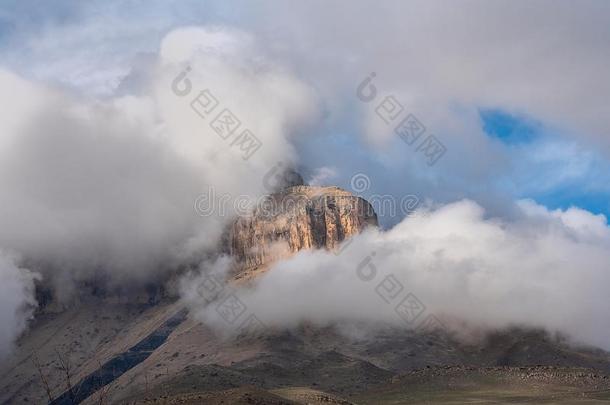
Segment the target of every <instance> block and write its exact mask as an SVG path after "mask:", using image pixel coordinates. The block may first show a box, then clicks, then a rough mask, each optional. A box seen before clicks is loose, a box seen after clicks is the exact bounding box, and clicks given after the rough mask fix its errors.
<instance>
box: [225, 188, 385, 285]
mask: <svg viewBox="0 0 610 405" xmlns="http://www.w3.org/2000/svg"><path fill="white" fill-rule="evenodd" d="M371 225H373V226H377V215H376V214H375V211H374V209H373V207H372V206H371V204H369V203H368V202H367V201H366V200H364V199H363V198H360V197H357V196H355V195H353V194H351V193H350V192H348V191H345V190H342V189H340V188H338V187H314V186H306V185H297V186H291V187H287V188H285V189H283V190H281V191H279V192H277V193H274V194H271V195H270V196H268V197H267V198H266V199H265V200H264V201H263V202H262V203H261V204H259V205H258V207H257V208H256V209H255V210H254V212H253V213H252V215H250V216H244V217H240V218H238V219H237V220H236V221H235V222H234V224H233V226H232V228H231V231H230V238H229V240H230V247H229V250H230V253H231V255H232V256H233V257H234V258H235V261H236V269H235V271H236V273H237V276H238V278H239V277H240V276H247V275H249V274H251V273H252V272H256V271H257V270H265V269H266V268H267V267H268V266H269V264H271V263H273V262H274V261H277V260H278V259H282V258H286V257H289V256H291V255H293V254H294V253H296V252H298V251H299V250H301V249H320V248H325V249H329V250H332V249H336V248H337V247H338V245H339V244H340V243H341V242H342V241H343V240H345V239H346V238H349V237H350V236H352V235H355V234H357V233H359V232H361V231H362V230H363V229H365V228H366V227H367V226H371Z"/></svg>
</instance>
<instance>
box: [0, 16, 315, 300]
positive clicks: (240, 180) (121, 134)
mask: <svg viewBox="0 0 610 405" xmlns="http://www.w3.org/2000/svg"><path fill="white" fill-rule="evenodd" d="M262 55H263V52H262V51H260V50H258V49H257V47H256V43H255V42H254V40H253V39H252V38H250V37H249V36H247V35H246V34H243V33H241V32H238V31H231V30H226V29H209V30H206V29H201V28H186V29H181V30H176V31H173V32H171V33H169V34H168V35H167V36H166V37H165V38H164V40H163V41H162V43H161V48H160V51H159V54H158V56H156V57H155V59H154V60H153V61H151V62H150V63H149V65H148V66H146V67H144V68H142V69H140V70H138V71H134V72H132V74H131V75H128V76H127V77H126V78H125V79H124V81H123V84H122V88H123V89H126V90H125V91H128V94H127V95H123V96H117V97H115V98H110V99H106V100H99V99H96V100H92V99H88V98H85V97H82V96H78V95H74V94H68V93H66V92H63V91H61V90H59V89H54V88H48V87H45V86H44V85H42V84H38V83H32V82H28V81H27V80H24V79H22V78H20V77H18V76H16V75H14V74H12V73H9V72H7V71H0V89H2V92H0V99H2V101H1V104H2V105H3V106H5V107H4V108H5V109H4V116H5V119H3V120H2V122H1V123H0V190H2V204H1V205H0V248H4V249H9V250H13V251H16V252H17V253H19V254H20V255H21V256H22V257H23V258H24V260H27V261H28V263H33V265H34V266H36V268H37V269H40V271H42V272H43V273H44V272H47V273H50V274H51V275H52V277H50V278H60V277H61V278H63V279H64V280H69V279H74V278H76V279H83V278H89V277H92V276H101V277H106V278H110V279H111V281H115V282H118V281H125V280H127V281H129V280H140V279H149V278H150V277H152V276H154V275H158V274H159V273H160V272H162V271H167V270H168V269H174V268H175V267H176V266H177V265H180V264H184V263H189V262H190V261H193V260H197V255H199V254H202V253H204V252H206V251H209V250H212V249H215V248H216V247H217V244H218V241H219V237H220V235H221V233H222V231H223V229H224V225H225V222H226V221H227V220H229V219H230V217H231V215H232V211H231V210H229V211H227V210H225V211H224V212H223V214H224V215H223V216H219V215H215V214H216V213H211V215H205V216H201V215H198V212H197V211H196V210H195V208H194V204H195V201H197V198H198V196H200V195H202V194H205V195H206V197H207V196H208V190H209V189H210V188H213V189H214V193H215V194H214V196H221V195H231V196H233V197H235V196H237V195H242V194H243V195H247V196H250V197H251V198H256V197H257V196H258V195H260V194H262V193H263V192H264V191H265V188H264V185H263V183H262V178H263V177H264V175H265V173H266V172H267V171H268V170H269V169H270V168H271V167H272V166H273V165H274V164H276V162H277V161H280V160H282V161H284V162H290V161H291V160H292V159H294V156H295V153H294V151H293V149H292V146H291V144H290V142H289V139H290V137H291V136H292V135H295V133H296V132H298V129H299V128H300V127H301V126H302V125H305V124H306V123H307V122H308V120H309V119H310V117H311V116H313V115H314V114H315V101H314V96H313V94H312V93H311V92H310V90H308V87H307V86H306V85H305V84H303V83H301V82H300V81H298V80H297V79H295V78H294V77H293V76H292V75H291V74H290V73H289V72H288V71H286V70H284V69H283V68H281V67H280V66H278V65H276V64H274V63H272V62H270V61H268V60H267V59H265V57H264V56H262ZM184 72H187V74H184ZM181 73H182V76H181ZM204 91H205V93H203V92H204ZM202 94H203V95H202ZM207 96H209V97H213V100H215V104H214V105H212V104H209V103H208V104H207V105H204V103H205V102H206V100H207V101H210V100H212V98H208V99H206V98H205V97H207ZM212 107H215V108H212ZM223 110H226V111H230V113H231V114H233V117H234V121H233V123H234V122H235V120H237V121H240V126H239V127H237V128H235V126H232V127H231V130H232V131H234V133H229V132H228V130H227V132H222V131H223V130H224V127H222V124H218V125H217V126H216V130H215V129H214V128H213V120H214V119H215V117H216V116H217V115H219V114H220V113H221V112H222V111H223ZM246 129H247V130H248V131H249V134H252V136H253V137H255V138H256V142H257V144H255V145H254V146H255V147H256V148H253V149H252V148H251V149H248V146H250V144H243V143H240V142H238V139H237V137H238V136H239V135H241V134H243V132H244V131H245V130H246ZM217 131H220V133H219V132H217ZM204 203H206V204H208V205H210V206H211V205H212V204H213V201H206V202H204ZM229 208H230V207H229ZM58 284H60V285H61V286H62V288H67V287H69V286H70V283H63V282H62V283H58ZM69 293H70V291H66V294H69Z"/></svg>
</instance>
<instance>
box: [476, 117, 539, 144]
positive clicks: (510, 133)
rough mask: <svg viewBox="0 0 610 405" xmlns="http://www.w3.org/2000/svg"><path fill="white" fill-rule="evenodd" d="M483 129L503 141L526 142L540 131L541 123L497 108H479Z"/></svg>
mask: <svg viewBox="0 0 610 405" xmlns="http://www.w3.org/2000/svg"><path fill="white" fill-rule="evenodd" d="M479 115H480V117H481V120H482V121H483V130H484V131H485V133H486V134H487V135H489V136H491V137H494V138H497V139H500V140H501V141H502V142H504V143H508V144H513V143H528V142H531V141H532V140H534V139H535V138H536V137H537V135H538V133H539V132H540V127H541V125H540V124H539V123H537V122H536V121H534V120H532V119H530V118H527V117H524V116H517V115H514V114H510V113H507V112H505V111H503V110H499V109H480V110H479Z"/></svg>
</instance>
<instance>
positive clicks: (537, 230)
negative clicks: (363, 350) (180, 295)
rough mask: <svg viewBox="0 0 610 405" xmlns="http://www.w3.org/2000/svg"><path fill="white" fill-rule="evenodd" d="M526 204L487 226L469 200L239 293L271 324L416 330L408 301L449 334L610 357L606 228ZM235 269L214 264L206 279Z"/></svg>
mask: <svg viewBox="0 0 610 405" xmlns="http://www.w3.org/2000/svg"><path fill="white" fill-rule="evenodd" d="M519 206H520V208H519V216H518V217H517V218H516V219H515V220H513V221H503V220H500V219H495V218H489V217H487V216H486V215H485V212H484V211H483V209H482V208H481V207H480V206H479V205H477V204H476V203H474V202H471V201H467V200H464V201H461V202H457V203H453V204H449V205H446V206H443V207H440V208H438V209H435V210H432V211H426V210H424V211H421V212H419V213H418V215H414V216H412V217H407V218H406V219H404V220H403V221H402V222H401V223H400V224H398V225H397V226H395V227H394V228H392V229H391V230H389V231H385V232H383V231H377V230H370V231H367V232H365V233H363V234H361V235H359V236H356V237H354V239H353V241H352V243H351V244H350V245H349V246H348V247H347V248H346V249H345V250H344V251H343V253H341V254H340V255H335V254H334V253H330V252H326V251H302V252H300V253H298V254H297V255H296V256H294V257H293V258H291V259H288V260H286V261H283V262H281V263H278V264H277V265H275V266H274V267H273V269H272V270H270V271H269V272H268V273H266V274H265V275H263V276H262V277H261V278H260V280H259V281H258V282H256V284H255V287H254V288H248V287H241V288H240V289H238V292H237V293H238V296H239V297H240V298H241V299H242V300H243V302H244V303H245V304H246V305H247V307H248V311H249V312H251V313H254V314H255V315H256V316H257V317H259V318H260V319H261V320H262V321H263V322H264V323H265V324H267V325H270V326H281V327H287V326H288V327H290V326H294V325H297V324H298V323H299V322H302V321H310V322H315V323H319V324H330V323H337V322H343V321H365V322H369V323H375V322H389V323H391V324H393V325H395V326H398V327H401V326H402V327H409V326H412V325H409V324H407V323H405V321H404V320H403V319H401V318H400V317H399V316H398V315H397V314H396V313H395V312H394V308H395V306H396V305H397V304H398V303H399V302H400V300H401V299H402V298H404V297H405V296H406V295H407V294H408V293H409V292H411V293H413V294H415V295H416V296H417V297H418V298H419V300H420V301H421V302H422V303H423V304H424V305H425V306H426V311H427V312H426V313H427V314H430V313H433V314H435V315H436V316H438V317H439V318H441V319H445V320H446V321H447V323H448V325H450V326H451V325H453V324H454V321H460V322H461V321H465V322H466V323H467V324H468V325H470V326H471V327H477V328H481V327H482V328H502V327H506V326H509V325H515V324H516V325H522V326H529V327H540V326H542V327H544V328H547V329H548V330H551V331H561V332H563V333H567V334H569V335H570V336H571V337H573V338H574V339H576V340H578V341H580V342H585V343H588V344H593V345H598V346H601V347H604V348H606V349H609V348H610V346H609V345H608V341H607V336H609V335H610V321H608V320H607V319H608V318H607V316H606V314H607V313H608V311H609V310H610V302H609V301H608V299H607V285H608V283H609V282H610V272H609V269H608V266H607V265H608V263H609V262H610V253H609V252H610V250H609V248H610V228H608V226H607V223H606V219H605V218H604V217H603V216H594V215H591V214H590V213H587V212H586V211H582V210H578V209H570V210H568V211H552V212H551V211H548V210H546V209H545V208H544V207H541V206H537V205H535V204H534V203H532V202H522V203H520V204H519ZM367 258H368V260H367ZM226 266H227V264H226V261H222V262H220V263H219V264H216V265H209V264H205V265H204V269H203V271H204V274H205V272H209V271H212V270H214V271H216V272H218V271H220V272H222V269H223V268H226ZM359 269H360V270H359ZM359 271H360V273H359ZM359 274H360V275H359ZM389 275H393V276H395V277H396V279H397V280H399V281H400V283H401V284H402V285H403V286H404V290H402V291H401V292H400V294H398V295H397V296H396V298H395V299H394V300H393V301H392V300H391V303H390V304H388V303H386V302H385V301H384V300H383V299H382V298H381V297H380V296H379V295H378V294H377V293H376V288H377V286H378V285H379V284H380V283H381V282H382V281H383V280H384V279H385V277H387V276H389ZM363 276H364V277H363ZM369 277H370V278H371V280H370V281H368V280H367V278H369ZM189 286H190V288H191V290H187V292H186V296H187V297H188V298H189V300H190V302H191V305H193V306H194V307H195V308H196V314H197V316H198V317H199V318H200V319H201V320H203V321H204V322H208V323H210V324H212V325H216V326H217V327H219V328H221V329H223V328H224V329H227V324H226V323H224V321H223V319H222V318H220V317H219V316H218V313H217V312H216V311H215V308H216V305H210V306H209V307H204V306H203V305H202V301H201V299H199V301H197V298H196V295H195V292H194V291H195V289H196V288H197V283H192V282H191V283H189ZM420 320H421V318H420V319H419V320H417V322H419V321H420ZM417 322H415V324H417Z"/></svg>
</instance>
